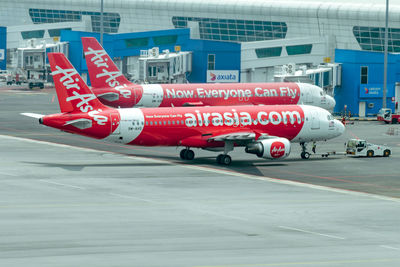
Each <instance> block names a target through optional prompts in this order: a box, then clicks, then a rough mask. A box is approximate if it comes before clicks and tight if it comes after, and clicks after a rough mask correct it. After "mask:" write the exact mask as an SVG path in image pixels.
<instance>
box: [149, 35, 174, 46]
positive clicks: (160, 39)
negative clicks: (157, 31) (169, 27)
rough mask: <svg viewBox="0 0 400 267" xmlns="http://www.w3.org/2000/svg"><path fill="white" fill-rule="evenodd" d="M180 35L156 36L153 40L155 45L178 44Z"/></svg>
mask: <svg viewBox="0 0 400 267" xmlns="http://www.w3.org/2000/svg"><path fill="white" fill-rule="evenodd" d="M177 39H178V35H167V36H154V37H153V41H154V44H155V45H168V44H176V40H177Z"/></svg>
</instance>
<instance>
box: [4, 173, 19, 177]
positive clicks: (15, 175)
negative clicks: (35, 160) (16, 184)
mask: <svg viewBox="0 0 400 267" xmlns="http://www.w3.org/2000/svg"><path fill="white" fill-rule="evenodd" d="M0 174H3V175H8V176H14V177H17V176H19V175H18V174H13V173H8V172H0Z"/></svg>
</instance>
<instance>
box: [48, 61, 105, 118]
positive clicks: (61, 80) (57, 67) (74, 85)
mask: <svg viewBox="0 0 400 267" xmlns="http://www.w3.org/2000/svg"><path fill="white" fill-rule="evenodd" d="M48 57H49V63H50V68H51V71H52V73H51V74H52V75H53V80H54V85H55V87H56V92H57V96H58V102H59V103H60V109H61V112H72V111H76V112H89V111H93V110H95V109H98V108H106V107H105V106H104V105H103V104H102V103H101V102H100V101H99V100H98V99H97V98H96V96H95V95H94V94H93V92H92V91H91V90H90V89H89V87H88V86H87V85H86V83H85V82H84V81H83V79H82V77H81V76H80V75H79V73H78V72H77V71H76V70H75V68H74V67H73V66H72V64H71V62H69V60H68V59H67V58H66V57H65V55H64V54H63V53H48Z"/></svg>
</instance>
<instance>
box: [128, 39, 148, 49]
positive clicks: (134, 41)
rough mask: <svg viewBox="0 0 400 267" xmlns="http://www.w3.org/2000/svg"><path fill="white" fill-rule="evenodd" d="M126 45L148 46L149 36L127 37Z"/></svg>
mask: <svg viewBox="0 0 400 267" xmlns="http://www.w3.org/2000/svg"><path fill="white" fill-rule="evenodd" d="M124 41H125V45H126V47H140V46H148V45H149V38H147V37H146V38H134V39H125V40H124Z"/></svg>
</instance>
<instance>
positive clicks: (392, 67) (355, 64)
mask: <svg viewBox="0 0 400 267" xmlns="http://www.w3.org/2000/svg"><path fill="white" fill-rule="evenodd" d="M335 62H336V63H342V85H341V86H340V87H336V88H335V100H336V107H335V112H336V113H341V112H343V111H344V107H345V105H347V111H350V112H351V114H355V115H358V114H359V112H360V111H359V102H366V111H365V113H366V115H367V116H374V115H376V114H377V113H378V111H379V109H380V108H381V107H382V101H383V100H382V90H383V53H379V52H367V51H356V50H343V49H336V51H335ZM399 63H400V55H397V54H389V56H388V74H387V99H386V103H387V104H386V105H387V107H389V108H392V109H393V108H394V103H392V99H391V98H392V96H394V87H395V83H396V82H397V81H400V67H399ZM363 66H367V67H368V83H367V84H362V83H361V67H363Z"/></svg>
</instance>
